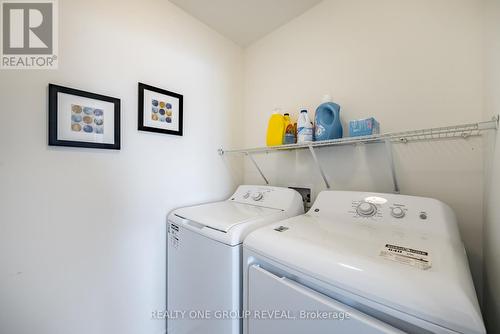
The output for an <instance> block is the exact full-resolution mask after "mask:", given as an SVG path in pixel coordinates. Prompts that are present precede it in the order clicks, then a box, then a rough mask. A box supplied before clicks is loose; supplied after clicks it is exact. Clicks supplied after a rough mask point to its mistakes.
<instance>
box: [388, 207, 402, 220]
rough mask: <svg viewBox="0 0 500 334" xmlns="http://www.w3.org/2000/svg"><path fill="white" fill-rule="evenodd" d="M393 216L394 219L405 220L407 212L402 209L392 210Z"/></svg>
mask: <svg viewBox="0 0 500 334" xmlns="http://www.w3.org/2000/svg"><path fill="white" fill-rule="evenodd" d="M391 216H393V217H394V218H403V217H404V216H405V211H404V210H403V209H401V208H400V207H395V208H392V209H391Z"/></svg>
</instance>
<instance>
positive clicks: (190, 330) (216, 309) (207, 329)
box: [166, 185, 304, 334]
mask: <svg viewBox="0 0 500 334" xmlns="http://www.w3.org/2000/svg"><path fill="white" fill-rule="evenodd" d="M303 213H304V205H303V201H302V197H301V196H300V194H299V193H298V192H296V191H295V190H292V189H287V188H279V187H271V186H251V185H242V186H239V187H238V189H237V190H236V192H235V193H234V194H233V195H232V196H231V197H230V198H229V199H227V200H226V201H221V202H215V203H208V204H203V205H197V206H191V207H185V208H180V209H177V210H174V211H172V212H171V213H170V214H169V216H168V246H167V248H168V249H167V312H166V317H167V333H169V334H239V333H241V323H242V320H241V319H242V317H241V305H242V262H241V259H242V242H243V239H244V238H245V236H246V235H247V234H248V233H250V232H251V231H253V230H255V229H256V228H259V227H262V226H264V225H266V224H269V223H272V222H275V221H278V220H282V219H286V218H288V217H292V216H296V215H299V214H303Z"/></svg>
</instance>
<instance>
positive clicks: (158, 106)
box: [151, 100, 173, 123]
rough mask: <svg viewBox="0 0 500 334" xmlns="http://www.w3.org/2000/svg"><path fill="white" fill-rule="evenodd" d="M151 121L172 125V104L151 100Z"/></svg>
mask: <svg viewBox="0 0 500 334" xmlns="http://www.w3.org/2000/svg"><path fill="white" fill-rule="evenodd" d="M151 104H152V106H151V120H153V121H155V122H160V123H172V115H173V112H172V104H171V103H168V102H165V101H158V100H151Z"/></svg>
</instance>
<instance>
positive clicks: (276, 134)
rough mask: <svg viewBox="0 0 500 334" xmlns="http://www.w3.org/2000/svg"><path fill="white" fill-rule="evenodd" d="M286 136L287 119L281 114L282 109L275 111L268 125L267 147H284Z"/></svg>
mask: <svg viewBox="0 0 500 334" xmlns="http://www.w3.org/2000/svg"><path fill="white" fill-rule="evenodd" d="M284 134H285V117H284V116H283V115H282V114H281V112H280V109H274V112H273V114H272V115H271V117H270V118H269V123H268V125H267V137H266V145H267V146H277V145H282V144H283V136H284Z"/></svg>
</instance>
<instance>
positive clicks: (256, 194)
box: [252, 191, 264, 201]
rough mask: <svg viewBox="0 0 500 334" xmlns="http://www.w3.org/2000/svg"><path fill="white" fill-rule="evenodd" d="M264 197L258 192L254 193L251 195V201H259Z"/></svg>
mask: <svg viewBox="0 0 500 334" xmlns="http://www.w3.org/2000/svg"><path fill="white" fill-rule="evenodd" d="M263 196H264V195H263V194H262V193H261V192H260V191H256V192H254V193H253V194H252V199H253V200H254V201H260V200H261V199H262V197H263Z"/></svg>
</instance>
